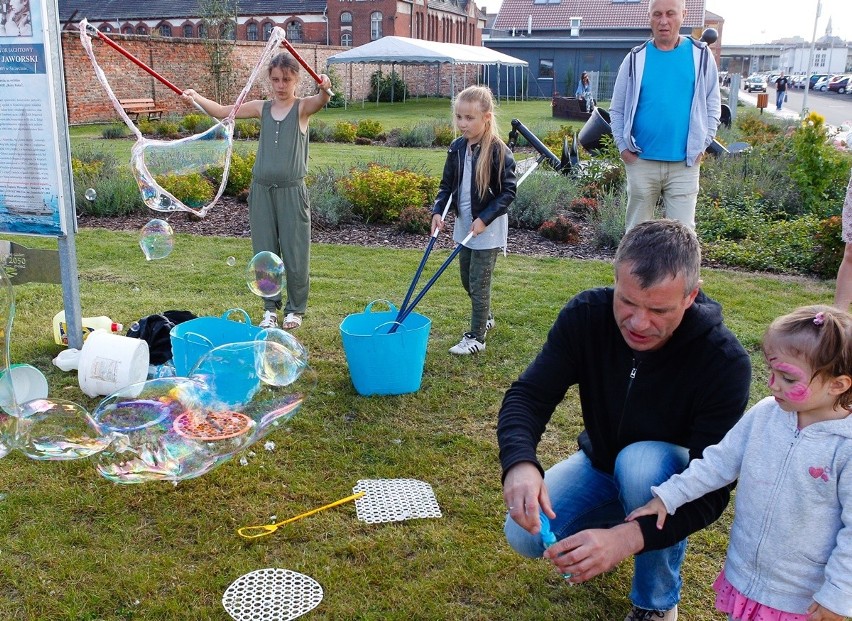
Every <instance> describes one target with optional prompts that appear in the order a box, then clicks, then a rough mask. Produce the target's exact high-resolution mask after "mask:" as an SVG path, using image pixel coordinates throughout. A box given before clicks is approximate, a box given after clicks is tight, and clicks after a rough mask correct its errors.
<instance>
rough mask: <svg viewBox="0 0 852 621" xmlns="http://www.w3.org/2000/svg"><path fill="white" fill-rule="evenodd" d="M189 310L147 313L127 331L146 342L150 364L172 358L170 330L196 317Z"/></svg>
mask: <svg viewBox="0 0 852 621" xmlns="http://www.w3.org/2000/svg"><path fill="white" fill-rule="evenodd" d="M196 317H197V316H196V315H195V314H194V313H191V312H189V311H185V310H184V311H181V310H170V311H166V312H164V313H162V314H159V315H148V316H147V317H142V319H140V320H139V321H137V322H135V323H134V324H133V325H132V326H131V327H130V329H129V330H128V331H127V336H129V337H130V338H134V339H142V340H143V341H145V342H146V343H148V351H149V353H150V354H151V364H154V365H159V364H163V363H164V362H166V361H167V360H171V359H172V339H171V335H170V333H171V331H172V328H174V327H175V326H176V325H177V324H179V323H183V322H184V321H189V320H190V319H196Z"/></svg>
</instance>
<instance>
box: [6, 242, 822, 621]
mask: <svg viewBox="0 0 852 621" xmlns="http://www.w3.org/2000/svg"><path fill="white" fill-rule="evenodd" d="M25 244H26V245H29V246H34V247H54V246H55V242H52V241H51V240H45V239H28V240H27V241H26V242H25ZM77 249H78V254H79V268H80V290H81V297H82V305H83V311H84V314H85V315H101V314H104V315H109V316H110V317H112V318H113V319H114V320H117V321H121V322H123V323H124V324H125V325H129V324H130V323H132V322H133V321H134V320H135V319H137V318H139V317H142V316H145V315H148V314H150V313H155V312H160V311H164V310H168V309H188V310H192V311H193V312H195V313H197V314H199V315H219V314H220V313H222V312H223V311H224V310H226V309H228V308H232V307H242V308H245V309H247V310H248V311H249V312H250V314H251V315H252V317H253V319H254V320H255V321H257V320H258V318H259V315H260V310H261V304H260V301H259V300H258V299H257V298H255V297H254V296H253V295H252V294H250V293H249V291H248V289H247V288H246V286H245V283H244V279H243V276H242V273H243V272H242V268H241V267H240V266H242V265H245V264H246V262H247V261H248V259H249V258H250V255H251V248H250V242H249V241H248V240H245V239H226V238H209V237H200V236H192V235H179V236H178V237H177V241H176V245H175V250H174V252H173V253H172V254H171V255H170V256H169V257H168V258H167V259H165V260H162V261H157V262H146V261H145V260H144V259H143V257H142V254H141V252H140V250H139V248H138V245H137V239H136V236H135V235H134V234H132V233H115V232H109V231H104V230H83V231H81V233H80V235H79V236H78V237H77ZM229 256H234V257H236V258H237V266H236V267H231V266H228V264H227V262H226V260H227V258H228V257H229ZM420 256H421V252H420V251H402V250H392V249H379V248H361V247H355V246H335V245H324V244H315V245H314V247H313V252H312V258H313V261H312V270H311V277H312V284H311V300H310V307H309V312H308V314H307V316H306V318H305V323H304V325H303V326H302V327H301V328H300V329H299V331H298V332H297V333H296V334H297V335H298V337H299V338H300V339H301V340H302V342H303V343H304V344H305V345H306V346H307V347H308V349H309V351H310V356H311V364H312V366H313V367H314V369H316V371H317V374H318V383H317V386H316V388H315V390H314V392H313V393H312V395H311V396H310V398H309V399H308V401H307V402H306V403H305V405H304V407H303V408H302V410H301V411H300V412H299V413H298V414H297V415H296V417H295V418H294V419H293V420H292V421H291V422H289V423H288V424H286V425H285V427H284V428H283V429H280V430H277V431H275V432H274V433H272V434H271V435H270V436H269V439H270V440H272V441H274V442H275V444H276V448H275V450H274V451H265V450H263V448H262V447H256V449H255V454H254V455H247V456H246V457H247V460H248V463H247V465H245V466H241V465H240V464H239V461H238V460H237V459H234V460H232V461H230V462H228V463H226V464H224V465H222V466H220V467H219V468H218V469H216V470H214V471H212V472H210V473H208V474H206V475H204V476H202V477H199V478H197V479H193V480H189V481H185V482H182V483H180V484H179V485H177V486H172V485H171V484H167V483H149V484H142V485H130V486H119V485H114V484H112V483H109V482H107V481H106V480H105V479H103V478H101V477H100V476H98V474H97V472H96V471H95V468H94V465H93V464H92V463H90V462H89V461H85V460H84V461H71V462H64V463H59V462H36V461H31V460H29V459H27V458H26V457H24V456H23V455H22V454H21V453H19V452H13V453H11V454H10V455H8V456H7V457H5V458H4V459H0V481H2V484H0V494H2V497H0V584H2V585H3V586H2V588H0V618H2V619H51V620H91V621H94V620H104V621H114V620H115V621H119V620H129V619H134V620H140V621H141V620H146V621H147V620H154V619H170V620H171V619H176V620H184V619H185V620H188V621H189V620H193V621H197V620H208V619H209V620H224V619H226V618H227V615H226V614H225V612H224V611H223V609H222V607H221V604H220V600H221V596H222V593H223V592H224V590H225V589H226V588H227V586H228V584H230V583H231V582H232V581H233V580H235V579H236V578H237V577H238V576H240V575H242V574H244V573H247V572H249V571H253V570H256V569H261V568H265V567H280V568H286V569H291V570H294V571H299V572H302V573H305V574H308V575H310V576H312V577H313V578H314V579H316V580H317V581H318V582H319V583H320V584H321V585H322V586H323V589H324V591H325V597H324V599H323V601H322V603H321V604H320V605H319V607H318V608H317V609H316V610H315V611H313V612H312V613H311V614H310V615H309V616H307V617H306V618H311V619H376V620H378V619H382V620H384V619H399V620H406V621H408V620H411V619H424V620H431V619H454V620H455V619H458V620H469V619H473V620H483V621H484V620H493V619H523V620H543V621H544V620H554V621H556V620H560V621H564V620H572V621H573V620H577V619H588V620H591V621H611V620H612V619H620V618H622V617H623V616H624V615H625V614H626V611H627V609H628V607H629V605H628V602H627V594H628V592H629V588H630V567H629V564H624V565H622V566H620V567H618V568H617V569H616V570H615V571H613V572H611V573H609V574H607V575H604V576H601V577H599V578H597V579H595V580H593V581H592V582H590V583H588V584H585V585H582V586H577V587H573V588H568V587H566V586H565V585H564V583H563V581H562V580H561V579H560V577H559V576H558V575H556V574H555V573H554V572H553V571H552V570H551V569H550V568H549V566H548V565H547V564H546V563H544V562H543V561H535V560H527V559H523V558H520V557H518V556H517V555H515V554H513V553H512V552H510V551H509V549H508V548H507V546H506V544H505V542H504V540H503V536H502V521H503V512H504V507H503V503H502V499H501V490H500V467H499V462H498V459H497V444H496V439H495V426H496V415H497V412H498V409H499V405H500V400H501V397H502V395H503V393H504V391H505V390H506V388H507V387H508V385H509V383H510V382H511V381H512V380H513V379H514V378H516V377H517V375H518V374H519V373H520V372H521V371H522V370H523V369H524V367H525V366H526V365H527V363H528V362H529V361H530V360H531V359H532V358H533V356H534V355H535V354H536V352H537V350H538V348H539V347H540V345H541V343H542V341H543V339H544V338H545V335H546V333H547V330H548V328H549V326H550V325H551V323H552V322H553V320H554V318H555V316H556V314H557V312H558V311H559V309H560V308H561V306H562V305H563V304H564V303H565V302H566V301H567V300H568V299H569V298H570V297H571V296H572V295H574V294H575V293H577V292H578V291H581V290H582V289H585V288H587V287H592V286H597V285H604V284H609V283H611V282H612V273H611V266H609V265H608V264H606V263H603V262H597V261H574V260H557V259H536V258H529V257H522V256H508V257H501V258H500V259H499V261H498V267H497V272H496V274H495V281H494V309H495V313H496V319H497V327H496V328H495V330H494V331H493V332H492V333H490V334H489V341H488V349H487V350H486V351H485V352H484V353H483V354H480V355H478V356H476V357H473V358H454V357H451V356H449V355H448V354H447V348H448V347H450V346H451V345H452V344H454V343H455V342H456V340H457V339H458V337H459V336H460V334H461V333H462V332H463V331H464V330H465V328H466V325H467V321H468V317H469V302H468V300H467V298H466V296H465V295H464V292H463V290H462V288H461V287H460V286H459V284H458V276H457V272H456V271H455V268H454V267H451V268H450V270H449V273H448V274H446V275H445V276H444V277H443V278H442V279H441V280H440V281H438V283H437V284H436V286H435V287H434V289H433V290H432V291H430V293H429V294H428V295H427V296H426V297H425V298H424V300H423V301H422V302H421V305H420V306H419V307H418V311H419V312H421V313H423V314H425V315H426V316H428V317H429V318H431V320H432V322H433V323H432V332H431V337H430V342H429V351H428V355H427V359H426V368H425V373H424V379H423V384H422V386H421V389H420V390H419V391H418V392H416V393H413V394H409V395H401V396H388V397H370V398H367V397H361V396H359V395H357V394H356V393H355V391H354V390H353V388H352V386H351V384H350V380H349V375H348V368H347V365H346V361H345V357H344V353H343V350H342V345H341V339H340V335H339V329H338V326H339V324H340V322H341V321H342V320H343V319H344V318H345V317H346V316H347V315H349V314H350V313H355V312H360V311H361V310H363V308H364V306H365V305H366V304H367V303H368V302H370V301H371V300H373V299H378V298H385V299H390V300H392V301H394V302H396V303H397V304H398V303H399V302H400V300H401V299H402V297H403V294H404V292H405V290H406V288H407V286H408V283H409V280H410V277H411V275H412V274H413V272H414V269H415V267H416V265H417V263H418V261H419V259H420ZM445 257H446V253H445V252H443V251H442V252H438V251H436V252H435V256H433V257H432V258H431V260H430V263H429V267H428V268H427V274H429V273H431V270H433V269H434V267H435V266H436V265H438V264H439V262H440V261H441V260H443V259H444V258H445ZM703 278H704V283H705V290H706V291H707V293H708V294H710V295H711V296H713V297H715V298H716V299H717V300H719V301H720V302H721V303H722V304H723V307H724V312H725V316H726V319H727V322H728V324H729V325H730V326H731V328H732V329H733V330H734V331H735V332H736V334H737V335H738V336H739V337H740V339H741V340H742V341H743V343H744V344H745V345H746V346H747V347H748V348H749V350H750V351H751V352H752V354H753V357H754V363H755V369H756V373H755V376H754V379H753V385H752V399H751V400H752V402H754V401H756V400H757V399H759V398H760V397H762V396H763V395H765V394H766V388H765V376H766V374H765V372H764V371H763V369H762V366H761V362H760V356H758V355H757V353H756V352H757V345H758V343H759V339H760V336H761V334H762V332H763V330H764V328H765V326H766V325H767V324H768V323H769V321H770V320H771V319H772V318H774V317H776V316H777V315H779V314H781V313H784V312H787V311H789V310H790V309H791V308H793V307H795V306H798V305H802V304H807V303H812V302H818V301H822V302H827V301H829V300H830V299H831V296H832V291H833V283H832V282H819V281H813V280H808V279H800V278H789V277H773V276H763V275H757V274H747V273H742V272H732V271H719V270H709V269H708V270H704V273H703ZM15 294H16V300H17V315H16V319H15V323H14V327H13V330H12V332H11V352H12V359H13V361H14V362H29V363H31V364H34V365H36V366H37V367H38V368H40V369H41V370H42V371H44V372H45V374H46V375H47V377H48V380H49V384H50V395H51V397H54V398H61V399H66V400H70V401H72V402H76V403H79V404H81V405H84V406H85V407H86V408H87V409H89V410H90V411H91V410H92V409H93V408H94V407H95V405H96V404H97V400H94V399H88V398H86V397H84V395H83V394H82V393H81V391H80V390H79V388H78V386H77V378H76V375H75V374H74V373H63V372H61V371H59V370H58V369H56V368H55V367H53V366H52V365H51V363H50V360H51V358H52V357H54V356H55V355H56V354H57V352H59V351H60V348H59V347H58V346H56V345H54V344H53V340H52V335H51V329H50V322H51V318H52V317H53V315H54V313H56V312H57V311H58V310H60V309H61V307H62V297H61V290H60V287H59V286H58V285H40V284H27V285H22V286H19V287H17V288H16V291H15ZM581 426H582V423H581V420H580V418H579V406H578V398H577V394H576V392H575V391H573V390H572V391H569V395H568V398H567V399H566V401H565V402H564V404H563V405H562V406H561V407H560V408H559V409H558V410H557V412H556V414H555V415H554V418H553V421H552V422H551V425H550V426H549V428H548V431H547V433H546V434H545V436H544V438H543V440H542V444H541V447H540V455H541V457H542V460H543V462H544V463H545V465H550V464H553V463H554V462H555V461H556V460H558V459H561V458H563V457H564V456H565V455H567V454H569V453H570V452H572V451H574V450H576V435H577V433H578V432H579V431H580V429H581ZM403 477H410V478H416V479H420V480H424V481H426V482H428V483H430V484H431V485H432V487H433V488H434V490H435V493H436V496H437V499H438V502H439V504H440V506H441V510H442V513H443V517H442V518H440V519H429V520H413V521H406V522H399V523H391V524H379V525H367V524H364V523H361V522H359V521H358V520H357V519H356V518H355V510H354V507H353V506H352V505H351V504H348V505H343V506H341V507H338V508H335V509H331V510H329V511H326V512H323V513H320V514H317V515H315V516H312V517H309V518H306V519H304V520H301V521H299V522H296V523H295V524H292V525H290V526H287V527H284V528H282V529H280V530H279V531H278V532H277V533H275V534H273V535H271V536H270V537H267V538H265V539H260V540H257V541H255V542H247V541H244V540H242V539H240V538H239V537H238V536H237V535H236V532H235V530H236V529H237V528H238V527H240V526H246V525H250V524H257V523H263V522H266V521H269V520H273V519H274V518H272V516H276V518H277V520H283V519H285V518H287V517H290V516H294V515H296V514H299V513H301V512H303V511H306V510H309V509H311V508H314V507H318V506H320V505H323V504H326V503H329V502H332V501H334V500H337V499H339V498H342V497H344V496H347V495H349V494H350V493H351V489H352V487H353V486H354V485H355V483H356V481H357V480H359V479H364V478H403ZM729 520H730V510H729V511H728V513H727V514H726V516H725V517H724V518H723V520H720V522H719V523H717V524H715V525H713V526H712V527H711V528H709V529H707V530H705V531H703V532H701V533H699V534H697V535H696V536H693V537H692V538H691V540H690V547H689V551H688V554H687V560H686V565H685V568H684V591H683V601H682V603H681V616H682V618H684V619H689V620H698V621H710V620H711V619H718V618H719V615H718V614H716V613H714V612H712V610H713V592H712V590H711V588H710V585H711V583H712V581H713V579H714V578H715V576H716V573H717V572H718V570H719V568H720V567H721V564H722V560H723V558H724V550H725V545H726V541H727V535H726V532H727V531H726V529H727V525H728V523H729Z"/></svg>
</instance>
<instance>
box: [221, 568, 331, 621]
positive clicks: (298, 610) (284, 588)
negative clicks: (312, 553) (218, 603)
mask: <svg viewBox="0 0 852 621" xmlns="http://www.w3.org/2000/svg"><path fill="white" fill-rule="evenodd" d="M321 601H322V587H321V586H320V584H319V583H318V582H317V581H316V580H314V579H313V578H311V577H310V576H306V575H304V574H300V573H297V572H295V571H290V570H289V569H275V568H272V567H270V568H267V569H258V570H257V571H253V572H251V573H248V574H245V575H243V576H240V577H239V578H237V579H236V580H234V581H233V582H232V583H231V584H230V586H228V588H227V589H226V590H225V594H224V595H223V596H222V606H224V607H225V610H226V611H227V612H228V614H229V615H231V618H232V619H234V621H289V620H290V619H295V618H297V617H301V616H302V615H303V614H305V613H306V612H309V611H311V610H313V609H314V608H316V607H317V606H318V605H319V603H320V602H321Z"/></svg>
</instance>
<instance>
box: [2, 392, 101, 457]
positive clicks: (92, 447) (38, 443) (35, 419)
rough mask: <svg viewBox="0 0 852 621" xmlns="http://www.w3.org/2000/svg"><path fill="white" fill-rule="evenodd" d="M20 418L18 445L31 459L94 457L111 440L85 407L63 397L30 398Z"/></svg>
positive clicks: (17, 434)
mask: <svg viewBox="0 0 852 621" xmlns="http://www.w3.org/2000/svg"><path fill="white" fill-rule="evenodd" d="M18 418H19V425H18V430H17V433H16V436H17V437H16V441H17V446H18V448H19V449H20V450H21V452H22V453H24V454H25V455H26V456H27V457H29V458H31V459H40V460H66V459H79V458H81V457H90V456H91V455H94V454H95V453H99V452H100V451H102V450H103V449H104V448H105V447H106V446H107V445H109V443H110V441H111V437H110V436H109V434H104V433H103V432H102V431H101V429H100V428H99V427H98V426H97V425H96V424H95V422H94V420H92V417H91V416H89V413H88V412H87V411H86V410H85V409H84V408H83V407H82V406H80V405H77V404H76V403H72V402H70V401H64V400H62V399H33V400H32V401H28V402H27V403H25V404H24V405H23V406H21V413H20V415H19V417H18Z"/></svg>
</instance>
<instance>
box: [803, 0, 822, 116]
mask: <svg viewBox="0 0 852 621" xmlns="http://www.w3.org/2000/svg"><path fill="white" fill-rule="evenodd" d="M821 11H822V0H817V8H816V17H814V34H813V36H812V37H811V50H810V52H808V65H807V67H806V69H805V96H804V97H802V112H801V115H802V118H805V115H806V114H807V113H808V91H809V90H811V66H812V63H813V61H814V48H816V33H817V23H818V22H819V14H820V12H821Z"/></svg>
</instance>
